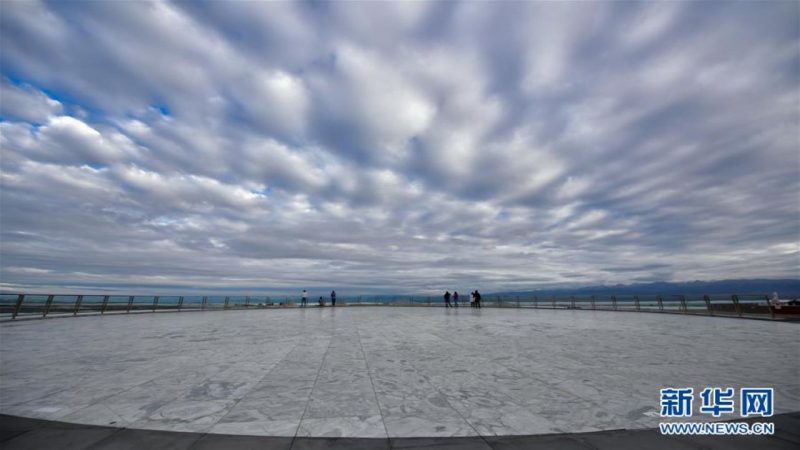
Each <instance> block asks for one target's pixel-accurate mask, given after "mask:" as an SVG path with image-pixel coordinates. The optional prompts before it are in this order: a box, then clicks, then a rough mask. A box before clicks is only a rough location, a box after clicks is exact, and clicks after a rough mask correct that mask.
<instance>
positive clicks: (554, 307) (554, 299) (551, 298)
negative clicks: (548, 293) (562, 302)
mask: <svg viewBox="0 0 800 450" xmlns="http://www.w3.org/2000/svg"><path fill="white" fill-rule="evenodd" d="M550 300H552V301H553V309H556V296H555V295H554V296H552V297H550Z"/></svg>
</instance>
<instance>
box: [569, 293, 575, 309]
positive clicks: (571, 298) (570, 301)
mask: <svg viewBox="0 0 800 450" xmlns="http://www.w3.org/2000/svg"><path fill="white" fill-rule="evenodd" d="M569 304H570V305H571V306H572V309H575V296H574V295H570V296H569Z"/></svg>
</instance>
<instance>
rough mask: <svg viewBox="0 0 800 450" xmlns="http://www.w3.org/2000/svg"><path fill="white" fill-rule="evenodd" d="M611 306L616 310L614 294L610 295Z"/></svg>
mask: <svg viewBox="0 0 800 450" xmlns="http://www.w3.org/2000/svg"><path fill="white" fill-rule="evenodd" d="M611 307H612V308H614V311H616V310H617V296H616V295H612V296H611Z"/></svg>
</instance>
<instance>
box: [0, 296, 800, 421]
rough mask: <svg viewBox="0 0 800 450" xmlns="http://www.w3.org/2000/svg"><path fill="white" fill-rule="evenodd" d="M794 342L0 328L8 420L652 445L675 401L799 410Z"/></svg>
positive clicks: (555, 325)
mask: <svg viewBox="0 0 800 450" xmlns="http://www.w3.org/2000/svg"><path fill="white" fill-rule="evenodd" d="M798 337H800V325H798V324H791V323H775V322H769V321H756V320H740V319H724V318H710V317H697V316H689V317H686V316H680V315H667V314H664V315H659V314H649V313H641V314H639V313H623V312H604V311H569V310H530V309H524V310H517V309H489V308H484V309H482V310H472V309H470V308H460V309H458V310H445V309H442V308H424V307H417V308H410V307H344V308H338V309H333V308H325V309H316V308H309V309H277V310H255V311H210V312H187V313H157V314H138V315H126V316H105V317H101V316H93V317H79V318H62V319H48V320H44V321H24V322H16V323H4V324H1V325H0V413H5V414H13V415H19V416H25V417H34V418H42V419H50V420H59V421H65V422H75V423H85V424H96V425H112V426H119V427H128V428H142V429H155V430H175V431H198V432H208V433H223V434H247V435H272V436H352V437H356V436H357V437H387V436H388V437H410V436H472V435H484V436H487V435H513V434H537V433H560V432H581V431H597V430H605V429H619V428H647V427H654V426H657V424H658V422H660V421H661V420H662V419H661V418H659V417H658V412H659V411H658V408H659V389H661V388H662V387H668V386H671V387H694V388H695V392H699V390H700V389H702V388H703V387H705V386H720V387H735V388H737V389H738V388H741V387H765V386H766V387H774V388H775V409H776V412H790V411H798V410H800V376H798V375H800V350H799V349H800V347H798V345H797V341H798ZM698 407H699V400H696V401H695V410H697V409H698ZM703 417H706V416H705V415H699V416H698V415H695V417H694V418H693V419H692V420H708V419H703ZM707 417H709V418H710V416H707ZM734 418H736V416H734V415H727V416H726V415H723V417H721V418H720V419H721V420H726V419H727V420H730V419H734Z"/></svg>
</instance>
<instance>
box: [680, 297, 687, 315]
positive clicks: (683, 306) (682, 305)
mask: <svg viewBox="0 0 800 450" xmlns="http://www.w3.org/2000/svg"><path fill="white" fill-rule="evenodd" d="M680 297H681V308H683V313H684V314H686V313H688V312H689V308H688V306H687V305H686V296H685V295H681V296H680Z"/></svg>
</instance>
